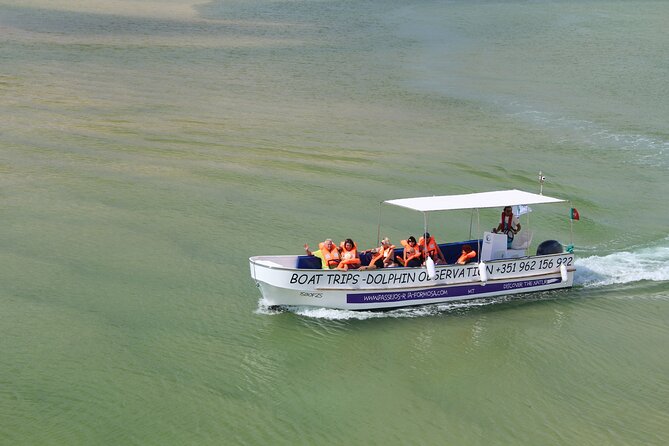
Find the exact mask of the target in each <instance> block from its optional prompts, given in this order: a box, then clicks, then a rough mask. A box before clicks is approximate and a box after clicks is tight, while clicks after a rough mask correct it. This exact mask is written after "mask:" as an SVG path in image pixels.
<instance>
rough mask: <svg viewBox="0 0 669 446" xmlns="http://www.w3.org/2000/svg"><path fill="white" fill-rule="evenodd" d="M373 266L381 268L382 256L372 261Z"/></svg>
mask: <svg viewBox="0 0 669 446" xmlns="http://www.w3.org/2000/svg"><path fill="white" fill-rule="evenodd" d="M374 266H376V267H377V268H383V257H381V258H380V259H379V260H377V261H376V262H374Z"/></svg>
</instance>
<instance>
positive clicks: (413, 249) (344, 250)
mask: <svg viewBox="0 0 669 446" xmlns="http://www.w3.org/2000/svg"><path fill="white" fill-rule="evenodd" d="M492 231H493V232H495V233H503V234H506V235H507V246H509V247H510V246H511V242H512V241H513V236H514V235H515V234H517V233H518V231H520V222H519V221H518V217H516V216H515V215H514V214H513V210H512V208H511V206H506V207H505V208H504V210H503V211H502V217H501V221H500V223H499V225H497V227H496V228H493V230H492ZM401 243H402V246H403V247H404V251H403V252H402V255H401V256H396V255H395V245H393V244H392V243H390V239H389V238H388V237H385V238H384V239H383V240H381V245H380V246H379V247H377V248H373V249H367V250H365V251H362V252H361V253H360V254H372V258H371V260H370V261H369V265H365V266H363V265H362V262H361V260H360V256H359V254H358V246H357V245H356V244H355V243H354V242H353V240H351V239H350V238H347V239H346V240H344V241H343V242H341V243H340V245H339V246H337V245H335V244H334V243H333V242H332V239H326V240H325V241H323V242H321V243H319V244H318V248H319V249H318V251H314V252H311V251H310V250H309V245H308V244H306V243H305V245H304V250H305V251H306V253H307V255H310V256H311V255H313V256H316V257H319V258H320V259H321V264H322V267H323V269H339V270H343V271H348V270H349V269H360V270H369V269H379V268H390V267H395V266H405V267H418V266H422V265H425V261H426V260H427V259H428V257H429V258H431V259H432V261H433V262H434V264H435V265H445V264H446V258H445V257H444V254H443V253H442V252H441V249H440V248H439V245H438V244H437V242H436V241H435V239H434V237H432V236H431V235H430V233H429V232H426V233H425V234H423V237H421V238H420V239H419V240H418V241H417V242H416V238H415V237H414V236H413V235H412V236H409V237H408V238H407V239H406V240H402V242H401ZM475 257H476V251H474V250H473V249H472V247H471V246H470V245H463V246H462V254H461V255H460V257H459V258H458V260H457V262H456V263H457V264H460V265H464V264H465V263H468V262H470V261H471V260H472V259H474V258H475Z"/></svg>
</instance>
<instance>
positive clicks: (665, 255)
mask: <svg viewBox="0 0 669 446" xmlns="http://www.w3.org/2000/svg"><path fill="white" fill-rule="evenodd" d="M640 280H652V281H658V282H659V281H666V280H669V247H667V246H655V247H649V248H643V249H640V250H638V251H632V252H628V251H624V252H617V253H614V254H609V255H606V256H592V257H585V258H582V259H577V260H576V276H575V278H574V284H576V285H583V286H586V287H591V286H603V285H611V284H617V283H618V284H619V283H630V282H638V281H640Z"/></svg>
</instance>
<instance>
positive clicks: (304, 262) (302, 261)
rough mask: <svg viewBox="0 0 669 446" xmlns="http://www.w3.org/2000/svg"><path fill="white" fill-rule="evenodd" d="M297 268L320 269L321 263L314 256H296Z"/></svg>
mask: <svg viewBox="0 0 669 446" xmlns="http://www.w3.org/2000/svg"><path fill="white" fill-rule="evenodd" d="M297 267H298V268H299V269H321V268H323V263H322V262H321V259H320V258H319V257H316V256H297Z"/></svg>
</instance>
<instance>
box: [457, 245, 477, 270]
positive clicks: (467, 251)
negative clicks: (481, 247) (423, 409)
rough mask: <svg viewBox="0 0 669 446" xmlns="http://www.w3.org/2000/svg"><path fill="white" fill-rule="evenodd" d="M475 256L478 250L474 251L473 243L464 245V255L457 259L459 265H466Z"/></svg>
mask: <svg viewBox="0 0 669 446" xmlns="http://www.w3.org/2000/svg"><path fill="white" fill-rule="evenodd" d="M474 257H476V251H474V250H473V249H472V247H471V245H464V246H463V247H462V255H461V256H460V258H459V259H458V261H457V264H458V265H464V264H465V263H469V262H470V261H471V260H472V259H473V258H474Z"/></svg>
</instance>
